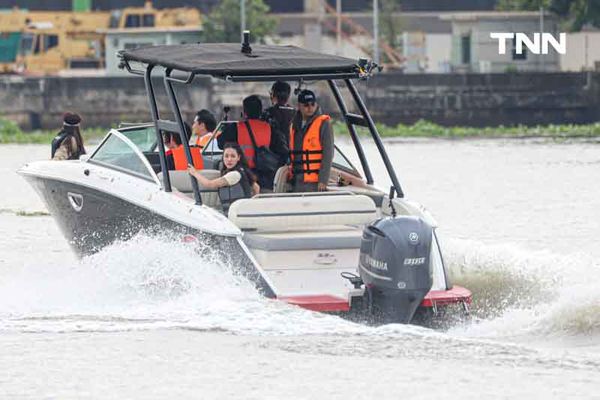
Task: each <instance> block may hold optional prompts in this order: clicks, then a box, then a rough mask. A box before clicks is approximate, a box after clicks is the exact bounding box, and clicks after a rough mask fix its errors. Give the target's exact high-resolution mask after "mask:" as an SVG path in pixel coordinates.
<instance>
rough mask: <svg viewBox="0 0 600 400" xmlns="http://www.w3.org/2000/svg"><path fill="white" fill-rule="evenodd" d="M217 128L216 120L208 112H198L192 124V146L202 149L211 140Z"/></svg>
mask: <svg viewBox="0 0 600 400" xmlns="http://www.w3.org/2000/svg"><path fill="white" fill-rule="evenodd" d="M216 127H217V119H216V118H215V116H214V115H213V113H211V112H210V111H208V110H200V111H198V112H197V113H196V116H195V117H194V123H193V124H192V134H194V135H195V140H194V144H195V145H196V146H198V147H200V148H203V147H204V146H205V145H206V143H208V141H209V140H210V138H212V133H213V131H214V130H215V128H216Z"/></svg>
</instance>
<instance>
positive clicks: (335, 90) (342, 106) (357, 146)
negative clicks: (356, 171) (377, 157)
mask: <svg viewBox="0 0 600 400" xmlns="http://www.w3.org/2000/svg"><path fill="white" fill-rule="evenodd" d="M327 83H328V84H329V88H330V89H331V92H332V93H333V97H335V101H336V102H337V104H338V107H339V108H340V111H341V112H342V115H343V117H344V121H345V122H346V126H348V130H349V131H350V137H351V138H352V142H353V143H354V148H355V149H356V153H358V158H359V159H360V164H361V165H362V168H363V172H364V173H365V178H367V184H369V185H372V184H373V175H372V174H371V168H370V167H369V163H368V162H367V157H365V152H364V150H363V147H362V144H361V143H360V138H359V137H358V134H357V132H356V127H355V126H354V124H353V123H352V122H350V120H349V119H348V108H347V107H346V103H344V98H343V97H342V94H341V93H340V89H339V88H338V86H337V84H336V83H335V81H333V80H331V79H330V80H328V81H327Z"/></svg>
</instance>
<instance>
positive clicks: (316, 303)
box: [278, 294, 350, 312]
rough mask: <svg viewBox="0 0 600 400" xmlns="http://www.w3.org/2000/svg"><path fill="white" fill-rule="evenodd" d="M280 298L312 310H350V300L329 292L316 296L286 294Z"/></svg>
mask: <svg viewBox="0 0 600 400" xmlns="http://www.w3.org/2000/svg"><path fill="white" fill-rule="evenodd" d="M278 299H279V300H283V301H285V302H286V303H289V304H294V305H297V306H300V307H302V308H306V309H307V310H312V311H329V312H332V311H350V304H348V300H346V299H342V298H340V297H335V296H331V295H327V294H323V295H315V296H284V297H278Z"/></svg>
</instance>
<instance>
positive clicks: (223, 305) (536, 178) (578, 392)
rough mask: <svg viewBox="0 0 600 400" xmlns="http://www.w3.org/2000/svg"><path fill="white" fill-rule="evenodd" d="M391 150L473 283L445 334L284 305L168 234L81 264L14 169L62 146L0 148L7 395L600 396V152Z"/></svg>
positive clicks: (484, 146) (452, 262)
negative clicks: (465, 315)
mask: <svg viewBox="0 0 600 400" xmlns="http://www.w3.org/2000/svg"><path fill="white" fill-rule="evenodd" d="M339 145H340V147H341V148H342V149H343V150H344V151H346V152H347V153H348V155H349V156H350V158H351V159H355V157H354V156H353V154H352V151H351V146H350V144H349V143H348V142H346V141H344V140H340V143H339ZM386 148H387V151H388V152H389V155H390V157H391V158H392V160H393V163H394V165H395V167H396V170H397V173H398V176H399V178H400V181H401V182H402V185H403V189H404V192H405V193H406V196H407V197H408V198H410V199H413V200H416V201H419V202H421V203H422V204H424V205H425V206H426V207H427V208H428V209H429V210H430V211H431V212H432V213H433V215H434V216H435V217H436V218H437V220H438V222H439V224H440V229H439V233H440V236H441V242H442V246H443V250H444V253H445V257H446V261H447V263H448V264H449V266H450V268H451V272H452V275H453V277H454V281H455V282H456V283H458V284H461V285H463V286H466V287H469V288H470V289H471V290H472V291H473V294H474V304H473V307H472V311H473V318H472V319H471V320H470V321H469V322H462V323H456V324H455V325H454V326H452V327H451V328H450V329H449V330H447V331H435V330H430V329H426V328H421V327H414V326H402V325H388V326H382V327H368V326H363V325H358V324H354V323H351V322H348V321H346V320H343V319H340V318H338V317H335V316H330V315H324V314H318V313H312V312H309V311H306V310H302V309H298V308H295V307H292V306H289V305H286V304H282V303H279V302H273V301H269V300H266V299H264V298H261V297H260V295H259V294H258V293H257V292H256V291H255V290H254V289H253V287H252V286H251V285H250V284H248V283H247V282H245V281H244V280H242V279H240V278H239V277H237V276H235V275H233V274H231V273H230V272H229V268H228V266H227V265H224V264H223V263H221V262H220V260H199V259H198V257H197V256H196V255H195V253H193V252H192V251H190V250H189V249H187V248H186V247H184V246H182V245H180V244H178V243H171V242H169V241H167V240H165V239H164V238H153V237H144V236H138V237H136V238H134V239H133V240H130V241H128V242H125V243H118V244H115V245H113V246H111V247H109V248H106V249H104V250H103V251H101V252H100V253H98V254H96V255H93V256H91V257H88V258H85V259H83V260H77V259H76V258H75V257H74V255H73V254H72V252H71V250H70V249H69V247H68V245H67V243H66V241H65V240H64V239H63V237H62V236H61V234H60V232H59V231H58V228H57V227H56V225H55V223H54V221H53V220H52V217H51V216H48V215H46V209H45V207H44V205H43V204H42V202H41V201H40V199H39V198H38V197H37V195H36V193H35V192H34V191H33V190H32V189H30V188H29V186H28V184H27V183H26V182H25V181H24V180H23V179H22V178H21V177H19V176H18V175H17V174H16V173H15V171H16V170H17V169H18V168H19V167H20V166H21V165H22V164H24V163H26V162H27V161H31V160H38V159H44V158H47V157H48V153H49V146H41V145H26V146H17V145H2V146H0V173H1V174H2V177H3V179H2V189H1V193H2V195H1V196H0V236H1V237H2V238H3V239H2V240H1V241H0V371H2V373H0V399H83V398H98V399H123V398H132V399H158V398H181V399H188V398H189V399H196V398H223V399H226V398H227V399H229V398H251V399H270V398H273V399H280V398H292V399H315V398H328V399H330V398H331V399H337V398H339V399H348V398H377V399H398V398H411V399H430V398H461V399H481V398H486V399H507V398H510V399H515V398H528V399H531V398H535V399H537V398H539V399H549V398H553V399H554V398H555V399H565V398H569V399H574V398H581V399H594V398H595V399H600V261H599V257H600V244H599V243H600V242H599V239H598V238H600V196H599V195H600V185H599V184H598V182H600V145H599V144H597V143H590V142H581V141H575V142H561V143H557V142H553V141H546V140H544V141H541V140H538V141H536V140H530V141H518V140H461V141H448V140H390V141H387V142H386ZM366 151H367V154H368V155H369V159H373V160H375V159H376V158H377V157H376V149H375V147H374V146H367V147H366ZM372 169H373V172H374V175H375V177H376V181H377V182H378V183H379V184H380V186H381V187H386V186H387V185H389V183H388V182H389V181H388V180H387V179H386V177H385V170H384V168H383V165H381V164H380V163H377V162H374V163H373V165H372Z"/></svg>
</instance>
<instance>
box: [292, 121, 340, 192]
mask: <svg viewBox="0 0 600 400" xmlns="http://www.w3.org/2000/svg"><path fill="white" fill-rule="evenodd" d="M330 118H331V117H330V116H329V115H319V116H318V117H316V118H315V119H314V120H313V121H312V123H311V124H310V126H309V127H308V129H307V130H306V133H305V134H304V139H303V140H302V149H300V150H296V149H294V135H295V132H294V124H292V126H290V157H291V159H292V164H291V168H292V174H293V173H294V171H296V172H295V173H296V174H298V172H297V171H298V170H299V169H300V168H298V167H301V172H300V173H302V174H303V175H304V176H303V180H304V182H305V183H316V182H319V171H320V169H321V160H322V159H323V145H322V144H321V125H322V124H323V121H329V119H330ZM295 166H296V167H295Z"/></svg>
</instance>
